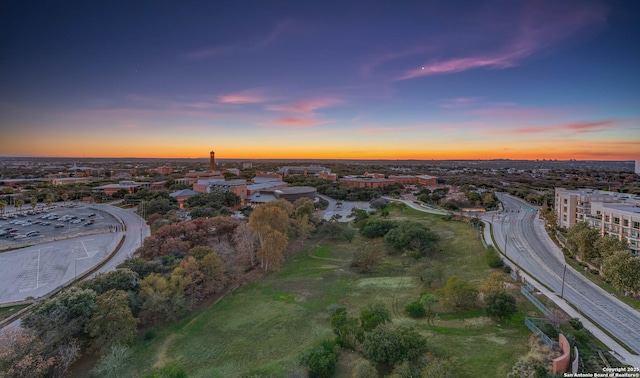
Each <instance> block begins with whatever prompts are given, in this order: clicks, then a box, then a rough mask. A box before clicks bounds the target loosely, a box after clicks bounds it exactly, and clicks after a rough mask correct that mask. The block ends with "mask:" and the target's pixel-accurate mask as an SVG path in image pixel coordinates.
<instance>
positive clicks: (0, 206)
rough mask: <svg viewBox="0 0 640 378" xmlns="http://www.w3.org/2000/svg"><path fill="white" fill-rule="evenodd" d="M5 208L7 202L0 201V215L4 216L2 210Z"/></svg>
mask: <svg viewBox="0 0 640 378" xmlns="http://www.w3.org/2000/svg"><path fill="white" fill-rule="evenodd" d="M6 207H7V201H0V213H2V214H4V209H5V208H6Z"/></svg>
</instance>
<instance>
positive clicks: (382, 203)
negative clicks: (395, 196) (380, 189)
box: [369, 197, 388, 210]
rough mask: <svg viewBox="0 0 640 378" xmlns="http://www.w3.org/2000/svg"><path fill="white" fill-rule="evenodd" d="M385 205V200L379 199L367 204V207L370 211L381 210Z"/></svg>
mask: <svg viewBox="0 0 640 378" xmlns="http://www.w3.org/2000/svg"><path fill="white" fill-rule="evenodd" d="M387 203H388V202H387V200H386V199H384V198H381V197H380V198H376V199H374V200H372V201H371V202H369V206H371V208H372V209H376V210H382V209H384V208H385V207H387Z"/></svg>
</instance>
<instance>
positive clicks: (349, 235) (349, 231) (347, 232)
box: [342, 228, 356, 243]
mask: <svg viewBox="0 0 640 378" xmlns="http://www.w3.org/2000/svg"><path fill="white" fill-rule="evenodd" d="M355 236H356V230H354V229H353V228H345V229H344V230H342V237H343V238H344V240H346V241H347V242H349V243H351V242H352V241H353V238H354V237H355Z"/></svg>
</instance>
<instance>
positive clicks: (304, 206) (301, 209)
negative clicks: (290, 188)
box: [293, 197, 315, 219]
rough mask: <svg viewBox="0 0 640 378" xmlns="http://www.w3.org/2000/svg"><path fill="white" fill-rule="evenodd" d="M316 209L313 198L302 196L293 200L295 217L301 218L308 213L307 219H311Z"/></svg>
mask: <svg viewBox="0 0 640 378" xmlns="http://www.w3.org/2000/svg"><path fill="white" fill-rule="evenodd" d="M314 211H315V207H314V205H313V200H312V199H311V198H306V197H302V198H298V199H297V200H295V201H294V202H293V215H294V217H295V218H298V219H300V218H302V217H304V216H305V215H306V216H307V219H311V218H312V216H313V212H314Z"/></svg>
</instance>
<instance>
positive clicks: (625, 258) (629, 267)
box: [602, 250, 640, 295]
mask: <svg viewBox="0 0 640 378" xmlns="http://www.w3.org/2000/svg"><path fill="white" fill-rule="evenodd" d="M602 277H603V278H604V279H605V280H607V281H608V282H609V283H611V285H613V287H615V288H616V289H617V290H620V291H623V292H625V293H632V294H636V295H637V294H638V293H639V292H640V258H639V257H635V256H633V255H632V254H631V252H630V251H629V250H626V251H618V252H616V253H614V254H613V255H611V256H609V257H607V258H606V259H605V260H604V262H603V264H602Z"/></svg>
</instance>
